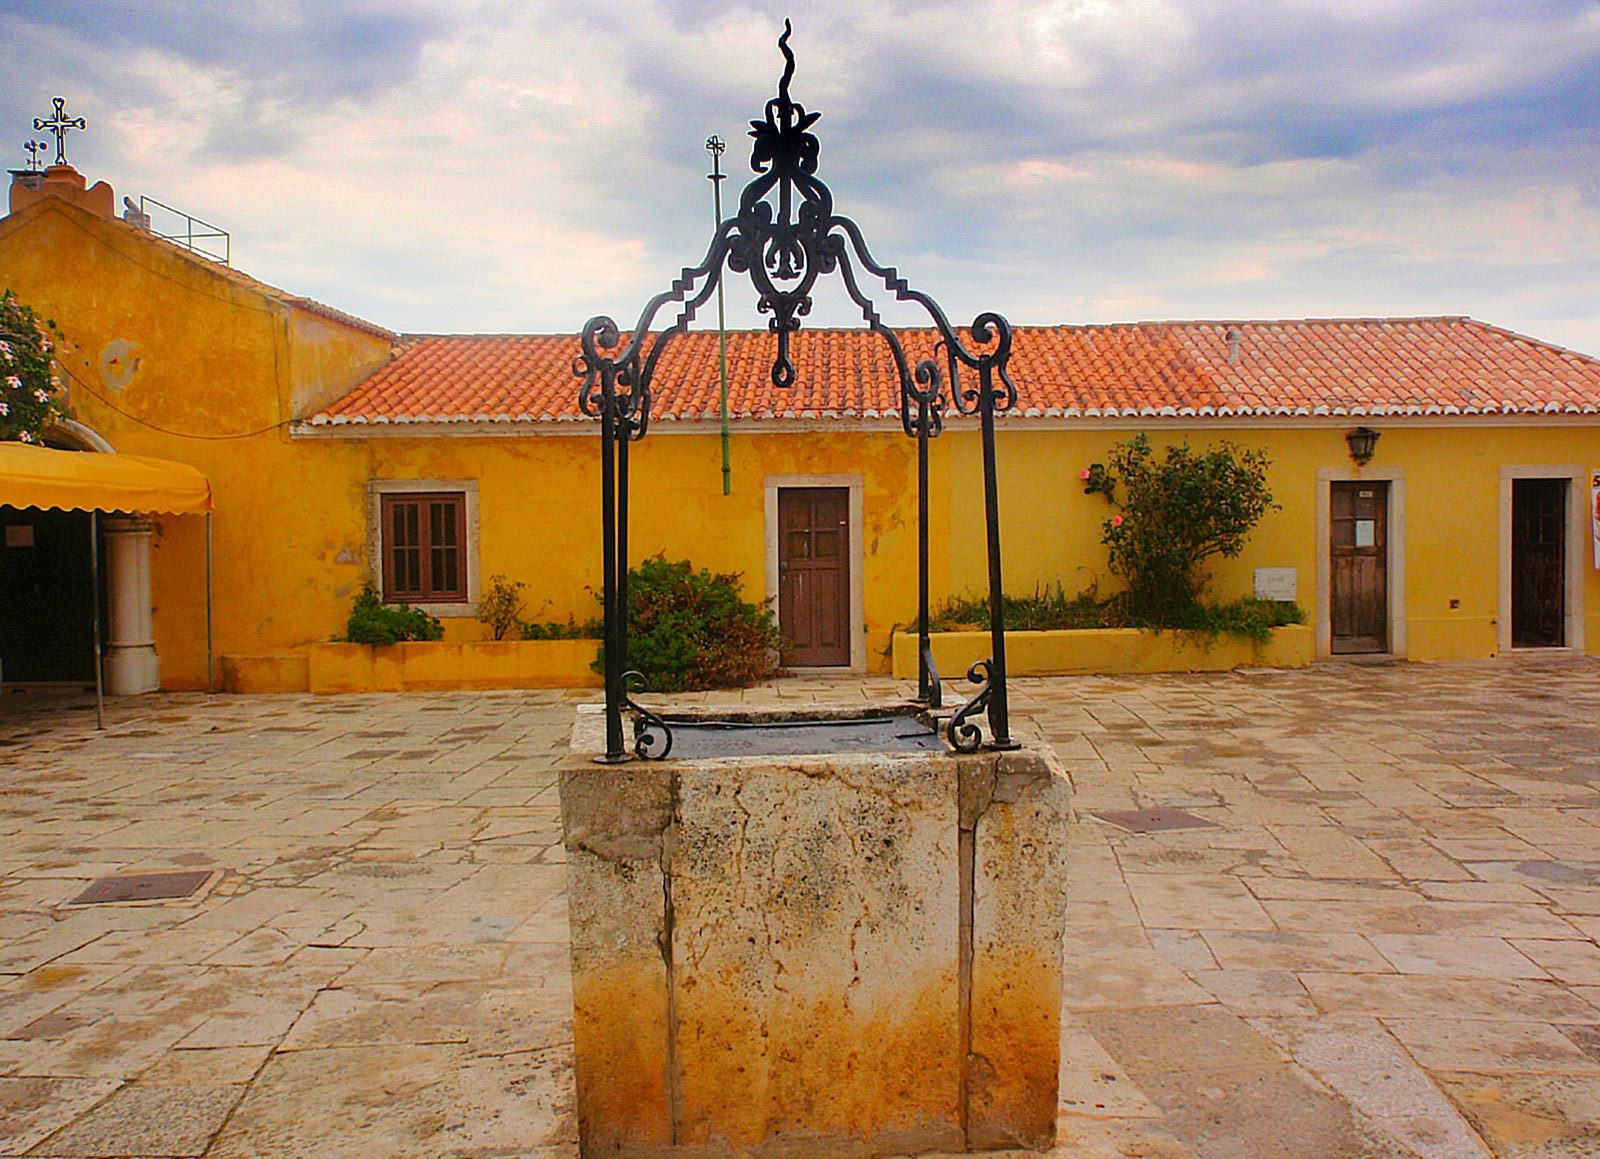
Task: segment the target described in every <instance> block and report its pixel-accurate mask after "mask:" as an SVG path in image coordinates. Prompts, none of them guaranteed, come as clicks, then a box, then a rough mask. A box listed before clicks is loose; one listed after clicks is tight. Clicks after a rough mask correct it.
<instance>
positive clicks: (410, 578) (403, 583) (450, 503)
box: [381, 491, 467, 604]
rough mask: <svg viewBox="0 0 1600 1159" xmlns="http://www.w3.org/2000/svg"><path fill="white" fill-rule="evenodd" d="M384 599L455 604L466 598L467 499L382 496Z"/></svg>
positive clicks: (437, 494)
mask: <svg viewBox="0 0 1600 1159" xmlns="http://www.w3.org/2000/svg"><path fill="white" fill-rule="evenodd" d="M381 518H382V520H383V532H382V534H383V599H384V602H385V603H391V604H397V603H408V604H453V603H462V602H464V601H465V600H466V598H467V497H466V496H465V495H464V494H462V493H461V492H460V491H443V492H433V493H427V492H423V493H418V492H404V493H396V494H389V495H384V496H383V507H382V515H381Z"/></svg>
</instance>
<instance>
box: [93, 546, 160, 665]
mask: <svg viewBox="0 0 1600 1159" xmlns="http://www.w3.org/2000/svg"><path fill="white" fill-rule="evenodd" d="M100 526H101V527H102V528H103V529H104V530H103V535H104V541H105V549H106V611H107V616H106V672H105V677H106V692H108V693H109V694H111V695H112V696H132V695H135V694H137V693H140V692H155V691H156V690H157V689H159V688H160V687H161V660H160V658H159V657H157V656H156V642H155V625H154V623H153V622H152V618H151V611H150V520H148V519H146V518H145V517H144V516H142V515H118V516H112V517H110V518H107V519H103V520H101V523H100Z"/></svg>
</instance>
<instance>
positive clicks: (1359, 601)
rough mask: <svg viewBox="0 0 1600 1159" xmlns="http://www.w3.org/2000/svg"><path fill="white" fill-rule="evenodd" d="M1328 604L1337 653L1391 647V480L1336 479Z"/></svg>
mask: <svg viewBox="0 0 1600 1159" xmlns="http://www.w3.org/2000/svg"><path fill="white" fill-rule="evenodd" d="M1329 499H1330V513H1331V515H1332V526H1331V528H1330V531H1331V533H1332V542H1331V544H1330V545H1329V555H1330V557H1331V561H1332V568H1331V574H1330V577H1329V578H1330V590H1329V593H1328V610H1329V612H1330V615H1331V618H1332V620H1333V625H1332V640H1331V650H1332V651H1333V652H1334V653H1335V654H1338V655H1348V654H1352V653H1360V652H1387V651H1388V650H1389V547H1388V522H1389V484H1387V483H1334V484H1332V485H1331V494H1330V496H1329Z"/></svg>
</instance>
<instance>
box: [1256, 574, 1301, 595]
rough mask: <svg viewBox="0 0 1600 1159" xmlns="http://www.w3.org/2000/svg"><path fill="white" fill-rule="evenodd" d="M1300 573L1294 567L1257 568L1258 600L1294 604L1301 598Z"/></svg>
mask: <svg viewBox="0 0 1600 1159" xmlns="http://www.w3.org/2000/svg"><path fill="white" fill-rule="evenodd" d="M1298 577H1299V573H1298V572H1297V571H1296V570H1295V569H1294V568H1292V567H1258V568H1256V599H1258V600H1283V601H1285V602H1286V603H1291V604H1292V603H1293V602H1294V601H1295V600H1296V599H1298V598H1299V595H1298V589H1299V578H1298Z"/></svg>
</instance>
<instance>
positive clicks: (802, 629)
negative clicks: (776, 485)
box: [778, 487, 850, 668]
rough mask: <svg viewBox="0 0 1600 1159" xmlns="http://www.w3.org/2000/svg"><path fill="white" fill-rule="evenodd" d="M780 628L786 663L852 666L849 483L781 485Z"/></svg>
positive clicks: (779, 503)
mask: <svg viewBox="0 0 1600 1159" xmlns="http://www.w3.org/2000/svg"><path fill="white" fill-rule="evenodd" d="M778 627H779V629H780V630H781V631H782V632H783V637H784V639H785V641H787V643H788V646H789V650H788V651H787V652H786V653H785V658H786V662H787V663H789V664H793V665H795V666H796V667H800V668H814V667H816V668H820V667H825V666H829V665H844V666H848V665H849V663H850V490H849V488H847V487H785V488H780V489H779V491H778Z"/></svg>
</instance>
